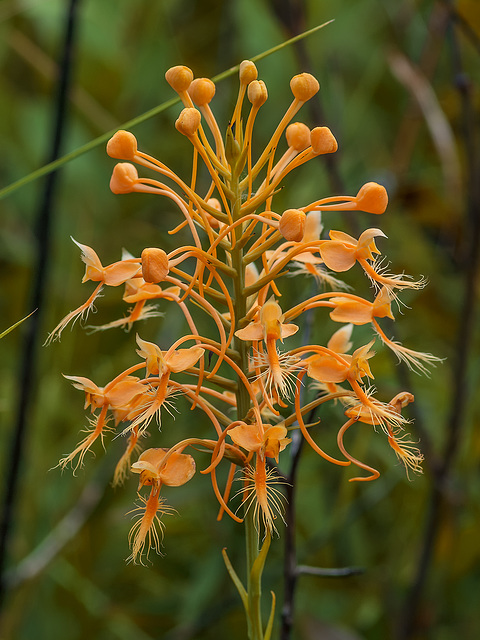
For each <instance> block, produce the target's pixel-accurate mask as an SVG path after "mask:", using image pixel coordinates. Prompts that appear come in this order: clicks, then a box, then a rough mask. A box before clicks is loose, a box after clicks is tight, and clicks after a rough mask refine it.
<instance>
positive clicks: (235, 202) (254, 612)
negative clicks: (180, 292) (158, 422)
mask: <svg viewBox="0 0 480 640" xmlns="http://www.w3.org/2000/svg"><path fill="white" fill-rule="evenodd" d="M230 188H231V190H232V191H233V194H234V198H233V199H232V201H231V206H232V216H233V219H234V220H237V219H238V217H239V215H240V204H241V193H240V189H239V180H238V175H237V174H236V172H235V168H232V177H231V183H230ZM242 232H243V230H242V225H239V226H238V227H236V229H235V239H236V243H235V247H234V248H233V249H232V252H231V256H232V266H233V268H234V269H235V270H236V272H237V275H236V277H235V278H234V279H233V289H234V297H235V299H234V311H235V322H236V323H238V321H239V320H240V319H241V318H243V317H244V316H245V314H246V311H247V305H246V301H247V299H246V296H245V294H244V289H245V265H244V264H243V249H242V248H241V245H240V242H239V241H240V239H241V237H242ZM237 328H239V327H237ZM235 348H236V350H237V351H238V353H239V354H240V362H239V366H240V367H241V369H242V371H244V372H245V373H247V372H248V345H247V343H246V342H245V341H244V340H240V339H238V338H235ZM236 397H237V419H238V420H244V419H245V417H246V416H247V414H248V412H249V410H250V408H251V403H250V396H249V394H248V392H247V390H246V389H245V387H244V385H243V384H242V383H241V382H240V381H239V383H238V389H237V393H236ZM244 523H245V542H246V561H247V607H246V615H247V625H248V637H249V640H263V628H262V614H261V606H260V604H261V571H254V565H255V562H256V561H257V558H258V556H259V548H258V531H257V530H256V528H255V522H254V509H253V508H250V509H246V510H245V517H244Z"/></svg>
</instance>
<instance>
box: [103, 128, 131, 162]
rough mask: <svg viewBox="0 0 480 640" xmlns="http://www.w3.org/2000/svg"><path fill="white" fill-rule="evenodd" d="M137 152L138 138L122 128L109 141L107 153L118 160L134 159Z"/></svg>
mask: <svg viewBox="0 0 480 640" xmlns="http://www.w3.org/2000/svg"><path fill="white" fill-rule="evenodd" d="M136 153H137V139H136V138H135V136H134V135H133V133H130V131H124V130H123V129H121V130H120V131H117V133H115V134H114V135H113V136H112V137H111V138H110V140H109V141H108V142H107V154H108V155H109V156H110V157H111V158H116V159H117V160H133V159H134V157H135V154H136Z"/></svg>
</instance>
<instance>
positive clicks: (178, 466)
mask: <svg viewBox="0 0 480 640" xmlns="http://www.w3.org/2000/svg"><path fill="white" fill-rule="evenodd" d="M131 470H132V472H133V473H139V474H140V485H139V489H140V488H141V487H144V486H151V487H152V488H151V490H150V495H149V497H148V499H145V498H143V496H141V495H140V494H139V498H140V501H141V504H140V506H139V507H138V508H137V509H135V512H139V513H138V520H137V522H135V524H134V525H133V527H132V528H131V529H130V533H129V536H128V539H129V543H130V546H131V549H132V553H131V555H130V556H129V557H128V558H127V561H129V562H130V561H132V562H134V563H137V562H139V563H140V564H143V563H144V562H143V555H144V553H145V549H146V550H147V552H146V556H147V559H148V553H149V551H150V549H154V550H155V551H156V552H157V553H158V554H160V553H161V551H160V548H161V542H162V538H163V523H162V521H161V516H162V515H164V514H166V513H171V512H172V511H173V509H172V508H171V507H169V506H168V505H167V504H166V503H165V501H164V499H163V498H162V497H161V496H160V489H161V487H162V485H166V486H169V487H179V486H181V485H183V484H185V483H187V482H188V481H189V480H191V479H192V478H193V476H194V475H195V461H194V459H193V458H192V456H190V455H187V454H184V453H180V452H178V451H173V452H171V453H170V452H169V450H168V449H147V450H146V451H144V452H143V453H142V454H141V455H140V457H139V458H138V460H137V462H135V463H134V464H132V468H131Z"/></svg>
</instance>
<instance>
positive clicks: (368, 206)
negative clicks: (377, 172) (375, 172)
mask: <svg viewBox="0 0 480 640" xmlns="http://www.w3.org/2000/svg"><path fill="white" fill-rule="evenodd" d="M355 202H356V203H357V209H360V211H365V212H366V213H376V214H381V213H384V212H385V209H386V208H387V205H388V194H387V190H386V189H385V187H382V185H381V184H377V183H376V182H367V184H364V185H363V187H362V188H361V189H360V191H359V192H358V193H357V195H356V197H355Z"/></svg>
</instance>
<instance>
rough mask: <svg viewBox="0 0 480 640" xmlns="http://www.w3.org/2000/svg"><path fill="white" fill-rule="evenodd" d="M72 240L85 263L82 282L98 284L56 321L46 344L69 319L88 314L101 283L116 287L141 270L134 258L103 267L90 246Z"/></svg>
mask: <svg viewBox="0 0 480 640" xmlns="http://www.w3.org/2000/svg"><path fill="white" fill-rule="evenodd" d="M72 240H73V242H74V243H75V244H76V245H77V247H79V248H80V249H81V250H82V260H83V262H84V263H85V264H86V269H85V275H84V276H83V279H82V283H83V282H87V281H88V280H92V282H98V283H99V284H98V285H97V287H96V288H95V290H94V291H93V293H92V294H91V295H90V297H89V298H88V299H87V300H86V302H84V303H83V304H82V305H80V307H78V309H75V310H74V311H71V312H70V313H68V314H67V315H66V316H65V317H64V318H63V319H62V320H61V321H60V322H59V323H58V325H57V326H56V327H55V329H54V330H53V331H52V332H51V333H50V334H49V336H48V338H47V341H46V342H47V344H48V343H50V342H52V340H58V339H59V338H60V335H61V333H62V331H63V330H64V329H65V327H66V326H67V324H68V323H69V322H70V321H71V320H73V321H74V322H75V321H76V320H77V318H79V317H86V316H87V315H88V313H89V311H90V310H91V309H92V307H93V304H94V302H95V300H96V299H97V297H98V296H99V295H100V291H101V289H102V287H103V285H107V286H109V287H118V286H119V285H121V284H124V283H125V282H126V281H127V280H129V279H130V278H133V277H134V276H135V275H136V274H137V273H138V272H139V271H140V270H141V265H140V264H139V262H140V261H139V260H137V259H135V258H134V259H127V260H120V261H119V262H114V263H112V264H110V265H108V266H106V267H104V266H103V265H102V263H101V262H100V258H99V257H98V255H97V254H96V253H95V251H94V250H93V249H92V248H91V247H88V246H87V245H86V244H80V243H79V242H77V241H76V240H74V239H73V238H72Z"/></svg>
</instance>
